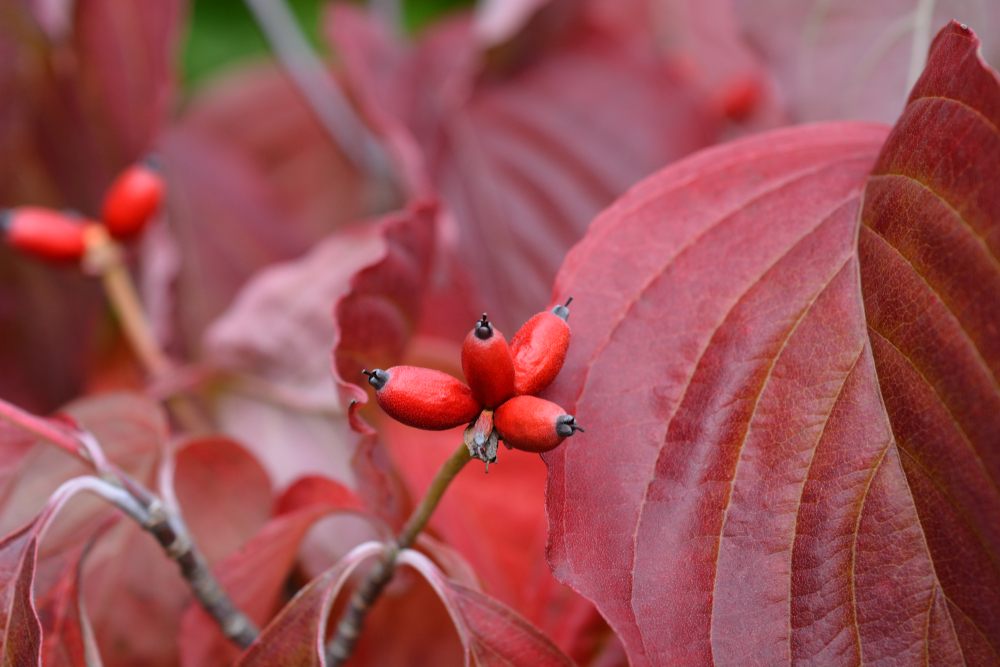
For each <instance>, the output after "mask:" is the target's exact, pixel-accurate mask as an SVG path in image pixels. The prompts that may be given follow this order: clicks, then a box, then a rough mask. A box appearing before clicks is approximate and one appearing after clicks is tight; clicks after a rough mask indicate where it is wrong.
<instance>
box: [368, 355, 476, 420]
mask: <svg viewBox="0 0 1000 667" xmlns="http://www.w3.org/2000/svg"><path fill="white" fill-rule="evenodd" d="M362 372H363V373H364V374H365V375H367V376H368V384H370V385H371V386H373V387H375V400H376V401H378V404H379V406H381V408H382V409H383V410H385V412H386V414H388V415H389V416H390V417H392V418H393V419H395V420H396V421H398V422H400V423H401V424H406V425H407V426H413V427H415V428H422V429H424V430H427V431H443V430H445V429H449V428H455V427H456V426H461V425H462V424H468V423H469V422H471V421H472V420H474V419H476V417H477V416H478V415H479V413H480V412H482V410H483V406H482V405H481V404H480V403H479V401H477V400H476V399H475V397H473V395H472V390H470V389H469V387H467V386H466V385H465V384H464V383H462V382H461V381H460V380H457V379H455V378H453V377H452V376H450V375H448V374H447V373H442V372H441V371H436V370H433V369H430V368H418V367H416V366H393V367H392V368H390V369H388V370H382V369H380V368H376V369H375V370H374V371H371V372H368V371H367V370H366V371H362Z"/></svg>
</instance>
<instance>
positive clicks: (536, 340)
mask: <svg viewBox="0 0 1000 667" xmlns="http://www.w3.org/2000/svg"><path fill="white" fill-rule="evenodd" d="M572 300H573V298H572V297H570V299H569V301H567V302H566V305H565V306H556V307H555V308H553V309H552V311H551V312H542V313H538V314H537V315H535V316H534V317H532V318H531V319H530V320H528V321H527V322H525V323H524V326H522V327H521V328H520V329H518V331H517V333H516V334H514V337H513V338H511V340H510V354H511V357H512V358H513V359H514V391H515V393H516V394H517V395H518V396H524V395H531V396H533V395H535V394H537V393H539V392H540V391H542V390H543V389H545V388H546V387H548V386H549V385H550V384H552V381H553V380H555V379H556V376H557V375H559V371H560V370H561V369H562V366H563V362H564V361H566V352H567V350H569V336H570V330H569V324H568V323H567V321H566V319H567V318H568V317H569V308H568V306H569V302H570V301H572Z"/></svg>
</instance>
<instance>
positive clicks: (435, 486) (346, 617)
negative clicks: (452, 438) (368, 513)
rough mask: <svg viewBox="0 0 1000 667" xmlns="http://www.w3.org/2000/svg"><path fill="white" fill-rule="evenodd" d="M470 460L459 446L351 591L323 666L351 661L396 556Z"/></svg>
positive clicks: (327, 649) (411, 540) (389, 575)
mask: <svg viewBox="0 0 1000 667" xmlns="http://www.w3.org/2000/svg"><path fill="white" fill-rule="evenodd" d="M471 459H472V456H471V454H470V452H469V448H468V446H466V444H465V443H464V442H463V443H462V444H461V445H459V447H458V449H456V450H455V453H454V454H452V455H451V456H450V457H449V458H448V460H447V461H445V462H444V465H442V466H441V468H440V469H439V470H438V472H437V475H435V476H434V480H433V481H432V482H431V486H430V488H429V489H427V494H426V495H425V496H424V498H423V500H421V501H420V505H419V506H418V507H417V508H416V510H414V512H413V514H412V515H410V518H409V520H408V521H407V522H406V525H405V526H403V530H402V531H401V532H400V533H399V535H397V536H396V539H395V541H394V542H392V543H391V544H389V545H387V548H386V552H385V557H384V558H383V559H381V560H379V561H378V562H376V563H375V565H373V566H372V569H371V570H369V572H368V576H367V577H366V578H365V580H364V581H363V582H362V583H361V585H360V586H358V588H357V590H356V591H354V594H353V595H352V596H351V600H350V602H348V604H347V608H346V609H345V610H344V614H343V615H342V616H341V617H340V623H338V624H337V633H336V634H335V635H334V638H333V639H332V640H331V641H330V643H329V644H327V645H326V662H327V665H328V666H329V667H339V666H340V665H342V664H343V663H344V661H346V660H347V659H348V658H349V657H351V654H352V653H353V652H354V645H355V644H356V643H357V641H358V637H359V636H360V635H361V630H362V628H363V626H364V622H365V617H366V616H367V615H368V610H369V609H371V607H372V605H373V604H374V603H375V600H377V599H378V596H379V595H380V594H381V593H382V589H384V588H385V586H386V584H388V583H389V580H390V579H392V575H393V573H394V572H395V571H396V558H397V557H398V556H399V553H400V552H401V551H402V550H404V549H408V548H409V547H411V546H413V543H414V541H416V539H417V535H419V534H420V531H421V530H423V529H424V526H426V525H427V521H428V520H429V519H430V518H431V515H432V514H433V513H434V510H435V509H436V508H437V506H438V503H439V502H441V497H442V496H443V495H444V492H445V489H447V488H448V485H449V484H451V480H453V479H455V475H457V474H458V473H459V471H460V470H461V469H462V468H464V467H465V464H466V463H468V462H469V461H470V460H471Z"/></svg>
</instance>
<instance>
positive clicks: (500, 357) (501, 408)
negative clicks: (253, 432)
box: [364, 299, 583, 464]
mask: <svg viewBox="0 0 1000 667" xmlns="http://www.w3.org/2000/svg"><path fill="white" fill-rule="evenodd" d="M570 301H572V299H570ZM568 306H569V301H567V302H566V305H565V306H556V307H555V308H553V309H552V312H542V313H538V314H537V315H535V316H534V317H532V318H531V319H530V320H528V321H527V322H526V323H525V324H524V326H522V327H521V329H520V330H519V331H518V332H517V333H516V334H514V338H513V339H511V341H510V345H508V344H507V340H506V339H505V338H504V336H503V334H502V333H500V332H499V331H498V330H497V329H496V328H494V327H493V325H492V324H490V322H489V320H487V319H486V314H485V313H483V319H482V320H480V321H479V322H477V323H476V326H475V327H473V329H472V331H470V332H469V335H468V336H466V338H465V343H464V344H463V345H462V370H463V371H464V372H465V378H466V379H467V380H468V382H469V384H468V385H466V384H464V383H462V382H461V381H459V380H456V379H455V378H453V377H452V376H450V375H448V374H447V373H442V372H441V371H435V370H431V369H429V368H417V367H415V366H394V367H392V368H390V369H389V370H381V369H376V370H374V371H372V372H370V373H369V372H368V371H364V373H365V374H366V375H367V376H368V383H369V384H371V386H373V387H375V399H376V400H377V401H378V404H379V405H380V406H381V407H382V409H383V410H385V411H386V413H388V414H389V416H390V417H392V418H393V419H395V420H396V421H399V422H402V423H403V424H406V425H407V426H414V427H416V428H422V429H425V430H428V431H441V430H444V429H449V428H454V427H456V426H461V425H462V424H469V426H468V428H466V444H468V445H469V449H470V450H471V451H472V453H473V456H474V457H476V458H479V459H481V460H483V461H486V462H487V464H489V463H491V462H494V461H496V446H497V442H498V441H501V440H502V441H503V443H504V444H505V445H507V448H508V449H511V448H515V449H521V450H524V451H528V452H546V451H548V450H550V449H553V448H554V447H556V446H558V445H559V443H561V442H562V441H563V440H564V439H566V438H567V437H569V436H571V435H573V434H574V433H575V432H576V431H582V430H583V429H582V428H580V427H579V426H577V424H576V419H575V418H574V417H572V416H571V415H568V414H566V411H565V410H563V409H562V408H561V407H559V406H558V405H556V404H555V403H552V402H551V401H546V400H545V399H542V398H538V397H537V396H535V394H537V393H539V392H540V391H542V390H543V389H545V388H546V387H548V386H549V385H550V384H552V381H553V380H555V379H556V375H558V374H559V370H560V369H561V368H562V365H563V362H564V361H565V359H566V350H568V349H569V333H570V331H569V323H568V322H567V319H568V318H569V308H568Z"/></svg>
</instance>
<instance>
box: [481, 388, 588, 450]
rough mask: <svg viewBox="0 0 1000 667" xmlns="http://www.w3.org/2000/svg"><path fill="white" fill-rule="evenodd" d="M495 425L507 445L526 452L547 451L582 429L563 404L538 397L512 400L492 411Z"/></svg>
mask: <svg viewBox="0 0 1000 667" xmlns="http://www.w3.org/2000/svg"><path fill="white" fill-rule="evenodd" d="M493 424H494V426H496V429H497V432H498V433H499V434H500V438H501V439H502V440H503V441H504V443H505V444H507V445H508V446H510V447H513V448H515V449H520V450H523V451H526V452H547V451H549V450H550V449H553V448H555V447H557V446H558V445H559V443H560V442H562V441H563V440H565V439H566V438H567V437H569V436H571V435H573V434H574V433H576V432H577V431H582V430H583V429H582V428H580V427H579V426H577V425H576V419H575V418H574V417H572V416H570V415H568V414H566V411H565V410H563V409H562V408H561V407H559V406H558V405H556V404H555V403H553V402H552V401H546V400H545V399H544V398H538V397H537V396H518V397H516V398H512V399H510V400H509V401H507V402H506V403H504V404H503V405H501V406H500V407H499V408H497V409H496V412H494V413H493Z"/></svg>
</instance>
